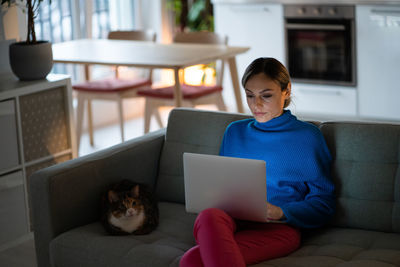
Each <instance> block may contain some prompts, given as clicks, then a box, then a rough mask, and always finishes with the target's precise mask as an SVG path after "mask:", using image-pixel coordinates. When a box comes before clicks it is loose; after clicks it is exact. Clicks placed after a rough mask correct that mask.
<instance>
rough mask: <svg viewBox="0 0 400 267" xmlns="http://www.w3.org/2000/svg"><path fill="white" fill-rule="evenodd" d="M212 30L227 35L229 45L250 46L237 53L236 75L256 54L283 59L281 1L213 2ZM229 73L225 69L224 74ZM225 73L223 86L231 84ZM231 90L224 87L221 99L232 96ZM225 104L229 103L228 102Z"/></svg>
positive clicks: (242, 71) (240, 73)
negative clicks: (213, 26) (246, 49)
mask: <svg viewBox="0 0 400 267" xmlns="http://www.w3.org/2000/svg"><path fill="white" fill-rule="evenodd" d="M214 17H215V31H216V32H217V33H219V34H222V35H227V36H228V43H229V45H236V46H248V47H250V50H249V51H248V52H246V53H244V54H241V55H238V56H237V57H236V59H237V69H238V74H239V78H240V79H241V77H242V76H243V73H244V71H245V69H246V67H247V66H248V65H249V64H250V63H251V61H253V60H254V59H256V58H259V57H274V58H276V59H278V60H279V61H281V62H282V63H284V62H285V42H284V39H285V37H284V20H283V6H282V5H281V4H269V3H252V4H246V3H241V4H226V3H214ZM228 74H229V73H225V75H228ZM231 86H232V85H231V83H230V79H229V77H228V76H225V77H224V87H225V88H229V87H231ZM231 91H232V90H224V92H223V93H224V95H226V94H231V96H230V97H225V99H234V97H233V94H232V92H231ZM228 105H229V103H228Z"/></svg>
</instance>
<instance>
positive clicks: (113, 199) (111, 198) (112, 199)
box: [108, 190, 118, 203]
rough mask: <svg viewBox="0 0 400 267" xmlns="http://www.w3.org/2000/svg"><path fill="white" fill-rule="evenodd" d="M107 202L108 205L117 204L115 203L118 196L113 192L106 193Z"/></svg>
mask: <svg viewBox="0 0 400 267" xmlns="http://www.w3.org/2000/svg"><path fill="white" fill-rule="evenodd" d="M108 201H109V202H110V203H113V202H117V201H118V195H117V193H115V192H114V191H112V190H110V191H108Z"/></svg>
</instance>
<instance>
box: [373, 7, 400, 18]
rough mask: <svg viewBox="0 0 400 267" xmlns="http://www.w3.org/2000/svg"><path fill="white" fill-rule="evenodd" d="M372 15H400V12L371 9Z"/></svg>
mask: <svg viewBox="0 0 400 267" xmlns="http://www.w3.org/2000/svg"><path fill="white" fill-rule="evenodd" d="M371 13H372V14H377V15H391V14H393V15H397V16H398V15H400V10H390V9H382V10H379V9H371Z"/></svg>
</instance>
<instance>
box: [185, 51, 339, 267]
mask: <svg viewBox="0 0 400 267" xmlns="http://www.w3.org/2000/svg"><path fill="white" fill-rule="evenodd" d="M242 85H243V87H244V88H245V91H246V98H247V104H248V106H249V108H250V110H251V112H252V114H253V116H254V118H253V119H246V120H240V121H236V122H233V123H231V124H230V125H229V126H228V127H227V129H226V131H225V134H224V139H223V142H222V145H221V149H220V155H223V156H230V157H241V158H252V159H262V160H265V162H266V163H267V175H268V179H267V191H268V196H267V201H268V202H267V209H266V213H267V217H268V218H269V219H270V220H271V221H272V222H270V223H256V222H247V221H239V220H235V219H233V218H231V217H230V216H229V215H228V214H226V213H225V212H224V211H222V210H219V209H207V210H204V211H202V212H201V213H200V214H199V215H198V217H197V219H196V222H195V226H194V236H195V239H196V242H197V244H198V245H197V246H195V247H193V248H191V249H190V250H189V251H187V252H186V253H185V255H184V256H183V257H182V260H181V263H180V265H181V266H182V267H186V266H207V267H208V266H219V267H221V266H246V265H250V264H255V263H258V262H261V261H265V260H268V259H273V258H276V257H282V256H285V255H287V254H289V253H291V252H293V251H295V250H296V249H297V248H298V247H299V245H300V228H314V227H319V226H322V225H323V224H324V223H326V221H327V220H328V219H329V218H330V217H331V216H332V215H333V213H334V210H335V199H334V194H333V191H334V186H333V184H332V182H331V181H330V164H331V155H330V153H329V150H328V148H327V145H326V143H325V140H324V138H323V136H322V134H321V132H320V131H319V129H318V128H317V127H315V126H313V125H312V124H309V123H306V122H302V121H299V120H297V118H296V117H295V116H293V115H292V114H291V112H290V110H285V109H284V108H286V107H287V106H288V105H289V103H290V96H291V83H290V76H289V73H288V71H287V69H286V68H285V67H284V66H283V65H282V64H281V63H280V62H279V61H277V60H276V59H273V58H258V59H256V60H254V61H253V62H252V63H251V64H250V65H249V66H248V68H247V69H246V71H245V73H244V75H243V78H242ZM277 222H280V223H277Z"/></svg>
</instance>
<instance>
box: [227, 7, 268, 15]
mask: <svg viewBox="0 0 400 267" xmlns="http://www.w3.org/2000/svg"><path fill="white" fill-rule="evenodd" d="M231 10H232V11H233V12H243V13H244V12H246V13H248V12H253V13H254V12H260V11H261V12H269V11H270V10H269V8H268V7H263V8H259V7H244V6H231Z"/></svg>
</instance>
